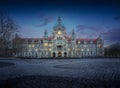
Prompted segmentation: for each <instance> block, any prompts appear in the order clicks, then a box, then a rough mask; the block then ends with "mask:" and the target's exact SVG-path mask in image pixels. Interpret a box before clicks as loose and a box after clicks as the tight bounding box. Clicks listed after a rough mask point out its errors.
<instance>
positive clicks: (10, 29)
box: [0, 13, 18, 56]
mask: <svg viewBox="0 0 120 88" xmlns="http://www.w3.org/2000/svg"><path fill="white" fill-rule="evenodd" d="M17 31H18V25H16V23H15V22H14V20H13V19H12V18H11V17H10V16H8V15H7V14H5V13H0V55H2V56H7V55H8V54H9V53H10V48H11V46H10V44H11V42H12V38H13V36H14V35H15V33H16V32H17Z"/></svg>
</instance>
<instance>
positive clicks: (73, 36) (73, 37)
mask: <svg viewBox="0 0 120 88" xmlns="http://www.w3.org/2000/svg"><path fill="white" fill-rule="evenodd" d="M71 38H72V39H73V40H74V39H75V31H74V29H73V30H72V33H71Z"/></svg>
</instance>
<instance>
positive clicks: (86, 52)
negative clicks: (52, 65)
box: [13, 17, 104, 58]
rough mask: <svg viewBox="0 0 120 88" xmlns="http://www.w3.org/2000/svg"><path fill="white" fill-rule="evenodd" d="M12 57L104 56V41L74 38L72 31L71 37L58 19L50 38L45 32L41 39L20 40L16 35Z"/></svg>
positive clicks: (100, 39)
mask: <svg viewBox="0 0 120 88" xmlns="http://www.w3.org/2000/svg"><path fill="white" fill-rule="evenodd" d="M13 48H14V54H13V55H14V56H16V57H30V58H44V57H97V56H98V57H99V56H104V41H103V39H102V38H101V37H100V36H99V37H98V38H94V39H90V38H76V35H75V32H74V30H72V33H71V36H68V35H67V33H66V28H65V26H64V24H63V23H62V20H61V18H60V17H58V19H57V24H56V25H55V26H54V27H53V32H52V36H48V32H47V30H45V32H44V36H43V37H42V38H21V37H19V36H18V35H16V37H15V39H14V40H13Z"/></svg>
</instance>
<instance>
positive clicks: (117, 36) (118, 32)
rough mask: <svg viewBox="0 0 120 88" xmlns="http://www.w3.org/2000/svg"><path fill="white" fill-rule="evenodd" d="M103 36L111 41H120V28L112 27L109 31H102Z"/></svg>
mask: <svg viewBox="0 0 120 88" xmlns="http://www.w3.org/2000/svg"><path fill="white" fill-rule="evenodd" d="M102 36H103V37H104V38H105V39H106V40H108V41H111V42H120V28H112V29H110V30H109V31H107V32H105V33H102Z"/></svg>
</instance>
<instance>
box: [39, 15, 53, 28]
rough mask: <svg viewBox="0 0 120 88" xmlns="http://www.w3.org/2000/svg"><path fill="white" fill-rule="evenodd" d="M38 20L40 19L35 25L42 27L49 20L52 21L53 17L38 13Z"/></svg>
mask: <svg viewBox="0 0 120 88" xmlns="http://www.w3.org/2000/svg"><path fill="white" fill-rule="evenodd" d="M39 21H40V24H38V25H37V26H38V27H43V26H46V25H48V24H49V23H50V22H51V21H53V18H52V17H51V16H48V15H44V14H40V15H39Z"/></svg>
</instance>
